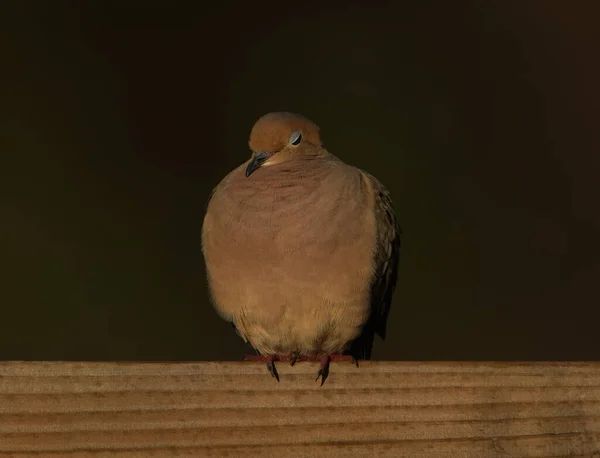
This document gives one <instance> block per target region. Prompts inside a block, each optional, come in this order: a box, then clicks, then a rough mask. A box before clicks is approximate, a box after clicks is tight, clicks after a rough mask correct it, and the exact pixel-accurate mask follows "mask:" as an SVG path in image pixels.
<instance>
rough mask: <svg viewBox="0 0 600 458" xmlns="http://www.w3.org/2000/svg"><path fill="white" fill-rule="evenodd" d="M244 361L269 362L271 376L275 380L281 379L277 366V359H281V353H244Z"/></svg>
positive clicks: (268, 367)
mask: <svg viewBox="0 0 600 458" xmlns="http://www.w3.org/2000/svg"><path fill="white" fill-rule="evenodd" d="M242 361H262V362H265V363H267V369H268V370H269V374H271V377H273V378H274V379H275V380H277V381H279V374H278V373H277V369H276V368H275V361H281V359H280V358H279V355H267V356H263V355H244V357H243V358H242Z"/></svg>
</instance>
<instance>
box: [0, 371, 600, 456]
mask: <svg viewBox="0 0 600 458" xmlns="http://www.w3.org/2000/svg"><path fill="white" fill-rule="evenodd" d="M278 371H279V374H280V377H281V382H280V383H277V382H276V381H275V380H274V379H272V378H271V376H270V375H269V374H268V372H267V371H266V368H265V367H264V365H263V364H261V363H254V362H223V363H214V362H198V363H137V362H131V363H129V362H127V363H115V362H110V363H90V362H75V363H73V362H3V363H0V457H7V456H11V457H19V458H23V457H37V458H39V457H100V456H107V457H170V456H179V457H205V456H206V457H221V456H223V457H225V456H227V457H237V456H240V457H242V456H243V457H287V456H297V457H313V456H318V457H328V456H341V457H353V458H356V457H372V456H378V457H379V456H382V457H398V456H417V457H477V458H481V457H507V456H532V457H533V456H535V457H542V456H544V457H546V456H581V457H583V456H586V457H587V456H598V457H600V363H486V362H481V363H467V362H465V363H462V362H460V363H458V362H449V363H419V362H363V363H361V365H360V367H359V368H356V367H355V366H353V365H352V364H350V363H343V362H338V363H332V368H331V374H330V377H329V378H328V380H327V382H326V383H325V385H324V386H323V387H321V386H319V384H318V383H315V382H314V379H315V376H316V371H317V365H316V364H315V363H305V362H303V363H297V364H296V366H294V367H289V366H288V365H287V364H283V363H280V364H279V365H278Z"/></svg>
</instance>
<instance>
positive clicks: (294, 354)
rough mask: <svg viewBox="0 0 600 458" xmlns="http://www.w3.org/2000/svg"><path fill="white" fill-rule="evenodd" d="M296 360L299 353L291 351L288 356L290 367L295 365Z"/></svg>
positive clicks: (298, 357)
mask: <svg viewBox="0 0 600 458" xmlns="http://www.w3.org/2000/svg"><path fill="white" fill-rule="evenodd" d="M298 359H300V352H299V351H298V350H296V351H293V352H292V354H291V356H290V366H293V365H294V364H296V362H297V361H298Z"/></svg>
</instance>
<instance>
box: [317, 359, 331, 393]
mask: <svg viewBox="0 0 600 458" xmlns="http://www.w3.org/2000/svg"><path fill="white" fill-rule="evenodd" d="M330 361H331V358H330V356H329V355H324V356H322V357H321V367H320V368H319V371H318V372H317V378H316V379H315V382H316V381H317V380H319V377H320V378H321V386H323V383H325V380H327V377H328V376H329V362H330Z"/></svg>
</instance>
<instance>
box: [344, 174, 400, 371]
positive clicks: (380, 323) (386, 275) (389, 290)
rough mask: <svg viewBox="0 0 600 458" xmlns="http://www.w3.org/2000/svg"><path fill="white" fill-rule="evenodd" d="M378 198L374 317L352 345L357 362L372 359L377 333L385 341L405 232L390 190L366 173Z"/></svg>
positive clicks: (372, 294)
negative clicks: (398, 218)
mask: <svg viewBox="0 0 600 458" xmlns="http://www.w3.org/2000/svg"><path fill="white" fill-rule="evenodd" d="M365 176H366V177H367V179H368V180H370V183H371V186H372V188H373V193H374V196H375V209H374V210H375V221H376V224H377V241H376V248H375V253H374V256H375V266H376V269H375V275H374V278H373V283H372V285H371V315H370V318H369V320H368V322H367V323H366V325H365V327H364V329H363V331H362V334H361V335H360V336H359V337H358V338H357V339H356V340H355V341H354V342H352V345H351V347H350V350H349V353H350V354H352V355H353V356H354V357H355V358H357V359H370V358H371V351H372V349H373V341H374V339H375V334H377V335H379V336H380V337H381V338H382V339H385V334H386V327H387V319H388V314H389V311H390V307H391V304H392V296H393V294H394V290H395V288H396V280H397V275H398V262H399V259H400V247H401V244H402V230H401V228H400V225H399V224H398V221H397V220H396V215H395V213H394V208H393V206H392V198H391V196H390V193H389V191H388V190H387V189H386V188H385V186H383V185H382V184H381V183H380V182H379V181H378V180H377V179H376V178H374V177H373V176H371V175H369V174H367V173H365Z"/></svg>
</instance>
